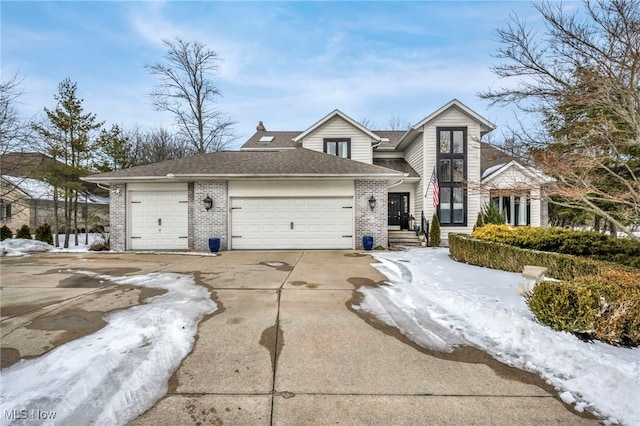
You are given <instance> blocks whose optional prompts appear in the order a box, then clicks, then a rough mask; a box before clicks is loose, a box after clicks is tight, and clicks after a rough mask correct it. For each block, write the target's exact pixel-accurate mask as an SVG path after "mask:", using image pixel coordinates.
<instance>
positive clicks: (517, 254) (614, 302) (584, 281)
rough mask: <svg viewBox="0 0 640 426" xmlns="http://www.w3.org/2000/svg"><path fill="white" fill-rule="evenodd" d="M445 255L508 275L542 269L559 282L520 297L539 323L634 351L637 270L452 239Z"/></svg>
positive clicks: (639, 293) (638, 326) (638, 315)
mask: <svg viewBox="0 0 640 426" xmlns="http://www.w3.org/2000/svg"><path fill="white" fill-rule="evenodd" d="M487 226H489V225H487ZM449 251H450V253H451V255H452V256H453V258H454V259H456V260H458V261H460V262H465V263H469V264H472V265H478V266H484V267H489V268H493V269H502V270H505V271H511V272H521V271H522V270H523V269H524V266H525V265H536V266H543V267H545V268H547V269H548V271H547V276H549V277H552V278H555V279H558V280H561V281H543V282H541V283H539V284H537V285H536V286H535V287H534V290H533V291H532V292H531V293H529V294H527V295H526V298H527V303H528V305H529V308H530V309H531V311H532V312H533V313H534V315H535V316H536V318H537V319H538V320H539V321H540V322H541V323H543V324H545V325H547V326H549V327H551V328H553V329H554V330H563V331H567V332H570V333H575V334H577V335H579V336H581V337H583V336H588V337H591V338H595V339H598V340H602V341H604V342H607V343H611V344H615V345H624V346H638V345H640V270H639V269H635V268H632V267H625V266H621V265H617V264H614V263H611V262H605V261H600V260H595V259H592V258H587V257H579V256H573V255H568V254H564V253H552V252H543V251H537V250H530V249H522V248H519V247H516V246H512V245H508V244H504V243H496V242H491V241H486V240H480V239H476V238H472V237H470V236H468V235H463V234H454V233H451V234H449ZM514 291H515V290H514Z"/></svg>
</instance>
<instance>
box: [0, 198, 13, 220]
mask: <svg viewBox="0 0 640 426" xmlns="http://www.w3.org/2000/svg"><path fill="white" fill-rule="evenodd" d="M0 220H2V221H4V222H8V221H10V220H11V203H9V202H8V201H5V200H3V199H0Z"/></svg>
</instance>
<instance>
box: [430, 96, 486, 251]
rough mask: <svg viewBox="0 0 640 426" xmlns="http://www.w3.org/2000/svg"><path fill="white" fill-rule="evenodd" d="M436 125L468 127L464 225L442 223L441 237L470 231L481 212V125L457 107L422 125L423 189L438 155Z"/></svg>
mask: <svg viewBox="0 0 640 426" xmlns="http://www.w3.org/2000/svg"><path fill="white" fill-rule="evenodd" d="M438 127H466V128H467V180H468V182H467V226H442V227H441V230H442V232H441V236H442V239H443V240H446V239H447V238H448V234H449V232H461V233H470V232H471V231H472V230H473V225H474V224H475V222H476V217H477V215H478V212H479V211H480V205H481V204H480V202H481V194H480V142H479V141H480V137H481V136H480V131H481V130H480V125H479V123H478V122H476V121H475V120H474V119H472V118H471V117H469V116H468V115H467V114H464V113H463V112H461V111H460V110H459V109H457V108H450V109H448V110H446V111H444V112H443V113H442V114H440V115H439V116H438V117H436V118H435V119H433V120H431V121H430V122H428V123H427V124H425V125H424V127H423V130H424V133H423V141H424V147H425V153H424V157H425V161H424V165H425V168H424V170H425V174H424V176H423V179H422V180H423V182H424V185H425V188H426V187H427V186H428V183H429V179H430V178H431V173H432V171H433V167H434V166H435V165H436V155H437V134H436V129H437V128H438ZM432 197H433V188H429V192H428V193H427V194H426V198H425V200H426V201H425V203H424V207H425V215H426V216H427V219H429V220H431V217H432V216H433V213H434V212H435V207H434V206H433V202H431V200H432Z"/></svg>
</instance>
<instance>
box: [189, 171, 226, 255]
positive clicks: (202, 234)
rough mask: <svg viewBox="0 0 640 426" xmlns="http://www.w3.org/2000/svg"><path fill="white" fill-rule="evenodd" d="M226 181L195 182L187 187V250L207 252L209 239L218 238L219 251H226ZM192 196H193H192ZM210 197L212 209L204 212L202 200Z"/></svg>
mask: <svg viewBox="0 0 640 426" xmlns="http://www.w3.org/2000/svg"><path fill="white" fill-rule="evenodd" d="M227 188H228V185H227V181H204V182H195V183H194V184H193V191H191V187H189V248H190V249H192V250H195V251H209V238H220V250H227V248H228V247H229V246H228V235H227V229H228V227H227V220H228V218H229V205H228V201H229V197H228V189H227ZM192 194H193V196H192ZM207 196H209V197H211V199H212V200H213V208H212V209H211V210H209V211H207V210H205V208H204V204H203V203H202V200H203V199H204V198H205V197H207Z"/></svg>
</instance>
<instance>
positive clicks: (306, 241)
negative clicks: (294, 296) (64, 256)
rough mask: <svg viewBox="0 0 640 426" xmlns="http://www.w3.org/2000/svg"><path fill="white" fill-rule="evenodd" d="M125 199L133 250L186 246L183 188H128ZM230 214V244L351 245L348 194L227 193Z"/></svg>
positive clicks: (256, 247) (278, 246) (240, 246)
mask: <svg viewBox="0 0 640 426" xmlns="http://www.w3.org/2000/svg"><path fill="white" fill-rule="evenodd" d="M129 203H130V204H129V205H130V220H131V227H130V232H131V233H130V235H131V239H130V248H131V250H186V249H187V248H188V244H189V240H188V230H189V221H188V217H189V214H188V201H187V192H186V191H132V192H131V193H130V197H129ZM212 214H213V213H212ZM229 220H230V221H231V226H230V238H229V243H230V248H231V249H234V250H243V249H244V250H265V249H351V248H353V198H352V197H336V198H327V197H318V198H231V209H230V215H229ZM195 226H196V227H197V226H198V224H195Z"/></svg>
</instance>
